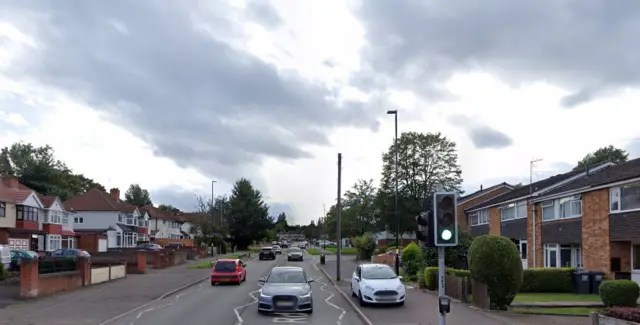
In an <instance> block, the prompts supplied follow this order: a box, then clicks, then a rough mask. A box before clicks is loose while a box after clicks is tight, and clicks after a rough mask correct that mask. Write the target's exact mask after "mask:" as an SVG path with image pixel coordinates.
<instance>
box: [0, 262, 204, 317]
mask: <svg viewBox="0 0 640 325" xmlns="http://www.w3.org/2000/svg"><path fill="white" fill-rule="evenodd" d="M208 260H215V258H208V259H199V260H195V261H193V262H189V263H186V264H183V265H179V266H174V267H170V268H166V269H160V270H154V269H150V270H147V273H146V274H129V275H127V277H126V278H124V279H120V280H116V281H113V282H107V283H102V284H98V285H93V286H88V287H85V288H82V289H78V290H75V291H70V292H66V293H61V294H57V295H54V296H49V297H44V298H40V299H36V300H18V301H14V304H12V305H9V306H6V307H5V308H3V309H0V325H5V324H11V325H41V324H42V325H45V324H46V325H76V324H78V325H80V324H82V325H90V324H94V325H95V324H100V323H102V322H104V321H106V320H108V319H111V318H113V317H116V316H118V315H120V314H122V313H125V312H127V311H130V310H131V309H133V308H135V307H138V306H141V305H144V304H146V303H149V302H150V301H153V300H155V299H158V298H159V297H161V296H162V295H164V294H166V293H167V292H169V291H172V290H175V289H177V288H181V287H184V286H187V285H190V284H193V283H196V282H200V281H202V280H204V279H205V278H207V276H208V275H209V272H210V270H209V269H195V270H190V269H188V267H189V266H190V265H192V264H194V263H201V262H203V261H208Z"/></svg>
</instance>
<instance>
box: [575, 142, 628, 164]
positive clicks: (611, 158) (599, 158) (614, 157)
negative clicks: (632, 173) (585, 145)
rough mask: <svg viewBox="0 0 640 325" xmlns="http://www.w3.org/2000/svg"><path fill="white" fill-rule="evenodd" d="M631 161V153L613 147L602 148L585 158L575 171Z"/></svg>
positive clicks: (579, 162)
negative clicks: (608, 163) (609, 163)
mask: <svg viewBox="0 0 640 325" xmlns="http://www.w3.org/2000/svg"><path fill="white" fill-rule="evenodd" d="M628 159H629V153H628V152H627V151H626V150H623V149H618V148H616V147H614V146H612V145H610V146H607V147H602V148H600V149H598V150H596V151H594V152H591V153H588V154H587V155H585V156H584V158H582V159H581V160H580V161H578V164H577V165H576V167H574V168H573V170H583V169H585V168H587V167H593V166H597V165H600V164H604V163H607V162H612V163H614V164H619V163H623V162H625V161H627V160H628Z"/></svg>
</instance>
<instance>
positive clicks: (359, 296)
mask: <svg viewBox="0 0 640 325" xmlns="http://www.w3.org/2000/svg"><path fill="white" fill-rule="evenodd" d="M358 303H360V306H361V307H364V306H365V305H366V304H367V303H366V302H364V299H362V291H358Z"/></svg>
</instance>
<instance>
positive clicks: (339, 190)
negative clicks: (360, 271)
mask: <svg viewBox="0 0 640 325" xmlns="http://www.w3.org/2000/svg"><path fill="white" fill-rule="evenodd" d="M341 185H342V154H341V153H338V206H337V208H338V225H337V226H336V235H337V236H336V237H338V240H337V244H338V251H337V258H338V262H337V263H336V280H337V281H340V279H341V276H340V257H341V255H342V234H341V229H340V228H341V226H342V188H341Z"/></svg>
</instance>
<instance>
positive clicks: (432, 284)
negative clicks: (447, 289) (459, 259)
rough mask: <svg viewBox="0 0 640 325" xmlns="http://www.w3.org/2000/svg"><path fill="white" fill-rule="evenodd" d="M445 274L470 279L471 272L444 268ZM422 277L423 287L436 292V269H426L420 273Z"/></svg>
mask: <svg viewBox="0 0 640 325" xmlns="http://www.w3.org/2000/svg"><path fill="white" fill-rule="evenodd" d="M445 274H448V275H455V276H457V277H461V278H471V272H470V271H469V270H458V269H453V268H446V270H445ZM422 277H423V278H424V280H423V281H424V287H425V288H426V289H428V290H432V291H435V290H438V268H437V267H432V266H430V267H426V268H424V271H422Z"/></svg>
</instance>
